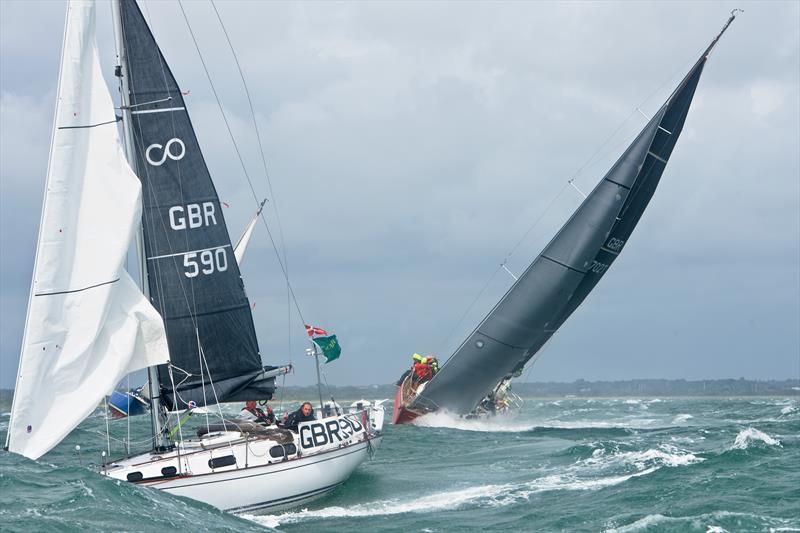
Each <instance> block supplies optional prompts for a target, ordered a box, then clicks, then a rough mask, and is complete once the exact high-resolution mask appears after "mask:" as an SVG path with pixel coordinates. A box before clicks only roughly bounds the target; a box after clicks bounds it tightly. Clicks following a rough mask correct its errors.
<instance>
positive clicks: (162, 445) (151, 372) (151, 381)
mask: <svg viewBox="0 0 800 533" xmlns="http://www.w3.org/2000/svg"><path fill="white" fill-rule="evenodd" d="M121 1H122V0H114V1H113V2H111V12H112V16H113V19H114V30H115V32H114V33H115V41H116V47H117V62H118V64H117V65H116V70H115V72H114V74H115V75H116V76H117V77H118V78H119V86H120V91H119V92H120V101H121V105H120V111H121V112H122V137H123V146H124V148H125V156H126V157H127V158H128V163H129V164H130V166H131V168H133V169H134V171H136V157H135V156H134V154H135V153H136V152H135V148H134V142H133V132H132V131H131V109H130V91H129V87H128V57H127V54H126V52H125V36H124V33H123V27H122V15H121V13H120V2H121ZM137 174H138V172H137ZM136 257H137V258H138V260H139V288H140V289H141V290H142V293H144V295H145V296H146V297H147V299H148V301H149V300H150V285H149V284H148V282H147V259H146V257H145V252H144V227H143V225H142V224H141V223H140V224H139V229H138V231H137V232H136ZM147 384H148V389H149V395H150V420H151V424H152V431H153V448H154V449H155V450H156V451H164V450H167V449H169V448H171V444H170V442H169V438H168V437H167V435H166V432H165V431H164V425H163V421H162V419H161V382H160V380H159V377H158V367H156V366H150V367H148V368H147Z"/></svg>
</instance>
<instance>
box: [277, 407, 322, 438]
mask: <svg viewBox="0 0 800 533" xmlns="http://www.w3.org/2000/svg"><path fill="white" fill-rule="evenodd" d="M315 419H316V418H315V417H314V408H313V407H311V402H305V403H304V404H303V405H301V406H300V409H298V410H297V411H293V412H291V413H289V414H288V415H286V418H284V419H283V421H281V423H280V424H279V425H280V427H282V428H284V429H291V430H292V431H297V426H298V425H299V424H300V423H301V422H309V421H311V420H315Z"/></svg>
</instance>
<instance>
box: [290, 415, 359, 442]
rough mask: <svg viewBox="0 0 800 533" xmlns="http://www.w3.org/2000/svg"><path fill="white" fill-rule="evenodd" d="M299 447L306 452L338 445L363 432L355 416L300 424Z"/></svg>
mask: <svg viewBox="0 0 800 533" xmlns="http://www.w3.org/2000/svg"><path fill="white" fill-rule="evenodd" d="M299 431H300V446H301V447H302V448H303V449H304V450H307V449H309V448H316V447H318V446H325V445H328V444H339V443H341V442H343V441H346V440H350V439H352V438H353V437H355V436H357V435H358V434H359V433H363V432H364V425H363V424H362V423H361V422H360V421H359V420H358V417H357V416H354V415H345V416H340V417H338V418H335V419H333V420H328V421H326V422H321V421H320V422H304V423H302V424H300V430H299Z"/></svg>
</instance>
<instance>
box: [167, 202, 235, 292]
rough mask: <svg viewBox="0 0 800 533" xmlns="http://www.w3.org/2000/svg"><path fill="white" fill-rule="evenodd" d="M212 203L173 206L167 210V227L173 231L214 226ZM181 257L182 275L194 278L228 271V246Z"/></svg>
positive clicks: (215, 217) (185, 254)
mask: <svg viewBox="0 0 800 533" xmlns="http://www.w3.org/2000/svg"><path fill="white" fill-rule="evenodd" d="M216 225H217V213H216V207H215V205H214V202H203V203H197V204H186V205H174V206H172V207H170V208H169V226H170V228H172V229H173V230H174V231H184V230H193V229H196V228H202V227H209V226H216ZM182 255H183V267H184V271H183V274H184V275H185V276H186V277H187V278H194V277H197V276H199V275H200V274H205V275H208V274H213V273H215V272H224V271H226V270H228V246H221V247H216V248H208V249H204V250H195V251H191V252H186V253H184V254H182Z"/></svg>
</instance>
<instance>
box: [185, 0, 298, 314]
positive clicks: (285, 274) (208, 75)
mask: <svg viewBox="0 0 800 533" xmlns="http://www.w3.org/2000/svg"><path fill="white" fill-rule="evenodd" d="M178 6H179V7H180V9H181V13H182V14H183V19H184V21H185V22H186V26H187V27H188V29H189V34H190V35H191V37H192V42H193V43H194V47H195V50H196V51H197V55H198V56H199V57H200V62H201V63H202V65H203V70H204V71H205V74H206V78H207V79H208V83H209V85H210V86H211V91H212V93H213V94H214V98H215V99H216V101H217V106H218V107H219V110H220V113H221V115H222V119H223V121H224V122H225V127H226V128H227V130H228V135H229V136H230V138H231V141H232V142H233V145H234V147H235V149H236V153H237V155H238V156H239V161H240V163H241V165H242V170H243V171H244V176H245V178H246V179H247V184H248V186H249V187H250V192H251V193H252V195H253V198H254V199H255V201H256V202H258V201H259V197H258V195H257V194H256V191H255V188H254V187H253V182H252V180H251V179H250V175H249V174H248V173H247V169H246V167H245V164H244V161H243V160H242V155H241V152H240V151H239V147H238V145H237V143H236V139H235V137H234V135H233V132H232V131H231V127H230V124H229V122H228V118H227V115H226V113H225V110H224V109H223V107H222V102H221V100H220V98H219V94H218V93H217V90H216V87H215V86H214V82H213V81H212V79H211V73H210V72H209V70H208V67H207V66H206V62H205V59H204V58H203V53H202V52H201V51H200V46H199V45H198V43H197V39H196V38H195V35H194V31H193V30H192V26H191V24H190V23H189V18H188V17H187V15H186V11H185V10H184V8H183V2H182V1H181V0H178ZM276 213H277V211H276ZM261 221H262V222H263V223H264V227H265V228H266V230H267V235H269V240H270V243H271V244H272V249H273V250H274V252H275V255H276V257H277V259H278V264H279V265H280V267H281V272H282V273H283V277H284V280H285V281H286V286H287V287H288V290H289V292H290V294H291V298H292V301H293V303H294V306H295V309H296V310H297V314H298V315H299V317H300V320H301V321H302V322H303V323H305V319H304V318H303V313H302V311H301V310H300V304H299V303H298V301H297V295H296V294H295V292H294V288H293V287H292V284H291V282H290V281H289V271H288V268H287V265H286V263H285V262H284V260H283V259H282V258H281V254H280V252H279V251H278V245H277V244H276V242H275V238H274V236H273V235H272V230H270V227H269V224H267V219H266V215H265V214H264V212H263V211H262V213H261Z"/></svg>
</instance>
